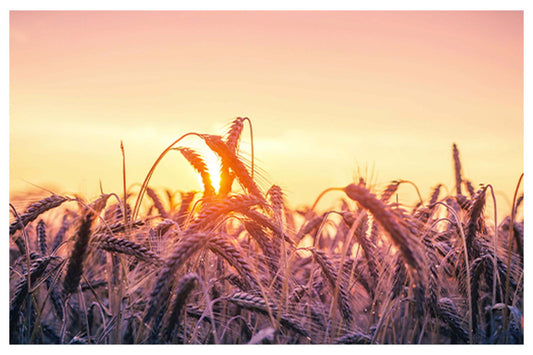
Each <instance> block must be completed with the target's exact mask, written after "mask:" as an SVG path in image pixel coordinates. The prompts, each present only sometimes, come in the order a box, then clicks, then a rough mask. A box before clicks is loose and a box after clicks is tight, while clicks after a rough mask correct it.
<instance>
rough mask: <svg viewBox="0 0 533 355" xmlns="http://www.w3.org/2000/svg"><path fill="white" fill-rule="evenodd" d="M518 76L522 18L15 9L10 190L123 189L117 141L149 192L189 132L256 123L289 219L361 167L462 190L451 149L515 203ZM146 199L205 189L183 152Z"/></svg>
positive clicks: (378, 176)
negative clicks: (171, 149) (156, 192)
mask: <svg viewBox="0 0 533 355" xmlns="http://www.w3.org/2000/svg"><path fill="white" fill-rule="evenodd" d="M523 72H524V71H523V13H522V12H518V11H515V12H512V11H503V12H443V11H437V12H408V11H401V12H358V11H353V12H351V11H345V12H85V11H80V12H11V15H10V110H11V112H10V189H11V191H16V190H20V189H25V188H28V187H29V186H30V185H29V184H28V183H27V182H25V181H29V182H31V183H34V184H38V185H45V186H51V185H53V186H55V187H56V188H57V192H58V193H82V194H85V195H87V196H89V197H90V196H95V195H97V194H98V192H99V182H100V181H102V185H103V187H104V190H105V191H106V192H111V191H113V192H118V191H121V189H122V175H121V154H120V149H119V147H120V140H123V141H124V145H125V147H126V156H127V157H126V159H127V173H128V183H129V184H133V183H140V182H142V180H143V179H144V176H145V175H146V173H147V171H148V170H149V168H150V166H151V164H152V163H153V161H154V160H155V159H156V158H157V156H158V155H159V153H160V152H161V151H162V150H163V149H164V148H165V147H166V146H167V145H168V144H170V143H171V142H172V141H173V140H174V139H176V138H177V137H179V136H180V135H182V134H184V133H187V132H190V131H196V132H202V133H222V132H223V128H224V127H225V126H226V124H227V123H229V122H230V121H231V120H232V119H233V118H234V117H237V116H248V117H250V118H251V119H252V122H253V126H254V140H255V149H256V158H257V159H258V164H259V166H260V167H261V168H262V169H263V170H264V171H265V183H264V187H265V190H266V189H267V188H268V187H269V185H270V184H273V183H276V184H279V185H281V186H282V188H284V189H285V190H286V192H287V197H288V200H289V202H290V203H291V204H292V205H293V206H296V205H300V204H308V203H312V202H313V200H314V199H315V197H316V196H317V195H318V194H319V193H320V191H321V190H323V189H325V188H327V187H331V186H345V185H346V184H348V183H350V182H351V181H353V179H354V177H355V176H357V174H358V171H363V172H364V171H365V169H367V170H368V173H366V174H364V175H365V176H366V177H368V178H369V179H370V178H371V179H370V180H371V182H372V183H374V184H375V185H376V188H377V189H378V190H380V189H381V188H383V187H384V186H385V185H386V184H388V182H389V181H391V180H393V179H398V178H400V179H407V180H412V181H413V182H415V183H416V184H417V185H418V186H419V188H420V189H421V192H422V194H423V195H424V196H427V195H428V194H429V191H430V188H431V187H433V186H434V185H436V184H438V183H444V184H446V186H448V188H450V189H451V188H452V187H453V184H454V180H453V176H454V175H453V170H452V161H451V145H452V143H453V142H455V143H457V144H458V146H459V149H460V151H461V156H462V159H463V165H464V171H465V174H466V175H467V178H470V179H471V180H472V181H473V182H474V183H475V184H478V183H490V184H492V185H493V186H494V187H495V189H496V190H497V191H499V192H500V191H501V193H503V194H505V195H507V196H508V197H510V198H512V194H513V192H514V187H515V185H516V182H517V181H518V178H519V176H520V174H521V173H522V171H523ZM244 138H245V142H244V144H243V149H244V154H245V155H248V154H249V150H247V145H246V141H249V137H248V135H247V133H246V134H245V137H244ZM184 144H185V145H190V144H191V145H192V144H198V142H197V141H195V140H194V139H191V140H190V141H186V142H184ZM153 185H154V186H155V187H158V186H165V187H169V188H172V189H176V190H190V189H198V188H199V185H198V182H197V180H196V178H195V176H194V173H193V171H192V169H191V168H190V167H189V166H188V165H187V163H186V162H184V160H183V158H181V157H180V156H179V155H177V154H176V155H169V156H168V157H167V158H166V159H165V161H164V163H163V164H162V165H161V166H160V168H159V169H158V171H157V173H156V174H155V175H154V179H153ZM403 189H405V190H401V191H400V193H401V194H405V195H406V196H407V195H408V194H409V193H410V191H409V188H408V187H405V188H403ZM402 191H403V192H402ZM401 196H402V195H400V197H401ZM503 203H505V202H503Z"/></svg>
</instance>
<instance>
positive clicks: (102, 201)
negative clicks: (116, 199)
mask: <svg viewBox="0 0 533 355" xmlns="http://www.w3.org/2000/svg"><path fill="white" fill-rule="evenodd" d="M111 196H112V195H111V194H103V195H100V197H98V198H97V199H96V200H94V201H93V202H92V203H91V204H90V205H89V209H90V210H92V211H94V213H97V214H98V213H100V212H101V211H102V210H103V209H104V208H105V206H106V205H107V200H108V199H109V198H110V197H111Z"/></svg>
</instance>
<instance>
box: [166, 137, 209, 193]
mask: <svg viewBox="0 0 533 355" xmlns="http://www.w3.org/2000/svg"><path fill="white" fill-rule="evenodd" d="M176 149H177V150H178V151H179V152H180V153H181V154H182V155H183V156H184V157H185V159H187V161H188V162H189V163H190V164H191V165H192V167H193V168H194V170H196V171H197V172H198V174H200V176H201V178H202V183H203V184H204V197H210V196H214V195H215V189H214V187H213V183H212V182H211V175H210V174H209V170H208V169H207V164H206V163H205V161H204V159H203V158H202V156H201V155H200V154H198V153H197V152H195V151H194V150H192V149H189V148H183V147H180V148H176Z"/></svg>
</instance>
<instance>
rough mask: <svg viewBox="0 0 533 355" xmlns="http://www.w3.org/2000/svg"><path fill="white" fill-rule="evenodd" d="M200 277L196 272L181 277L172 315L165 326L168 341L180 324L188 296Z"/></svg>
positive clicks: (172, 307)
mask: <svg viewBox="0 0 533 355" xmlns="http://www.w3.org/2000/svg"><path fill="white" fill-rule="evenodd" d="M198 278H199V277H198V275H197V274H195V273H189V274H186V275H185V276H183V277H182V278H181V279H180V281H179V283H178V286H177V287H176V298H175V300H174V303H173V304H172V306H171V312H170V316H169V317H168V319H167V321H166V325H165V327H164V336H165V338H166V340H167V341H168V340H170V338H171V337H172V334H173V333H174V329H176V327H177V326H179V318H180V314H181V311H182V310H183V306H184V305H185V301H186V300H187V297H188V296H189V294H190V293H191V291H192V290H193V289H194V287H195V286H196V283H197V280H198Z"/></svg>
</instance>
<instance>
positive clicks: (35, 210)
mask: <svg viewBox="0 0 533 355" xmlns="http://www.w3.org/2000/svg"><path fill="white" fill-rule="evenodd" d="M67 200H68V199H67V198H66V197H64V196H59V195H52V196H49V197H47V198H45V199H42V200H40V201H37V202H35V203H32V204H31V205H30V206H28V208H26V210H25V211H24V213H23V214H22V215H21V216H20V221H15V222H13V223H11V225H10V226H9V235H10V236H12V235H13V234H15V232H16V231H18V230H19V229H22V227H23V226H24V227H26V226H27V225H28V223H30V222H31V221H33V220H35V219H36V218H37V217H39V215H41V214H42V213H44V212H46V211H48V210H50V209H52V208H55V207H58V206H59V205H61V204H62V203H63V202H65V201H67ZM21 224H22V225H21Z"/></svg>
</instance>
